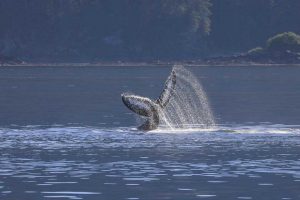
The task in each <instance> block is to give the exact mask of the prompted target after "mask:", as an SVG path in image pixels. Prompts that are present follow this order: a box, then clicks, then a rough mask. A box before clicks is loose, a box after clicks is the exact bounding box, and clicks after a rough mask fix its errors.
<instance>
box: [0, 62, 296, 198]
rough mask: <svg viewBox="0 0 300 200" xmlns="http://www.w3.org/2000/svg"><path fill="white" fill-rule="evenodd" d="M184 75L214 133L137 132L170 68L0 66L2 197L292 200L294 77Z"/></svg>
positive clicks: (265, 72) (212, 70)
mask: <svg viewBox="0 0 300 200" xmlns="http://www.w3.org/2000/svg"><path fill="white" fill-rule="evenodd" d="M188 69H189V70H190V71H192V72H193V73H194V75H195V76H196V77H197V78H198V79H199V80H200V81H201V82H202V87H203V89H204V90H205V91H206V94H207V98H208V99H209V102H210V106H211V108H212V111H213V113H214V116H215V121H216V123H217V125H216V126H215V127H211V128H206V129H203V128H201V127H197V125H195V127H194V128H190V129H174V130H169V129H158V130H155V131H151V132H140V131H137V130H136V127H137V126H138V123H139V120H138V119H137V118H136V116H135V115H134V114H133V113H131V112H130V111H129V110H128V109H127V108H126V107H125V106H124V105H123V104H122V102H121V98H120V94H121V93H122V92H124V91H129V92H133V93H136V94H139V95H142V96H147V97H151V98H153V99H155V98H157V97H158V95H159V94H160V92H161V90H162V88H163V84H164V81H165V79H166V77H167V76H168V74H169V72H170V70H171V67H2V68H1V69H0V111H1V112H0V199H1V200H2V199H4V200H17V199H22V200H23V199H24V200H27V199H28V200H32V199H95V200H100V199H103V200H107V199H112V200H115V199H116V200H119V199H128V200H137V199H145V200H158V199H178V200H183V199H184V200H188V199H212V200H213V199H221V200H226V199H228V200H229V199H230V200H231V199H257V200H264V199H266V200H269V199H270V200H275V199H282V200H289V199H295V200H296V199H300V122H299V121H300V109H299V108H300V78H299V77H300V68H297V67H275V66H273V67H272V66H269V67H258V66H257V67H253V66H252V67H190V68H188Z"/></svg>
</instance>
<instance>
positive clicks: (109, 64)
mask: <svg viewBox="0 0 300 200" xmlns="http://www.w3.org/2000/svg"><path fill="white" fill-rule="evenodd" d="M173 65H183V66H188V67H251V66H253V67H259V66H261V67H269V66H278V67H287V66H290V67H300V63H290V64H289V63H252V62H249V63H247V62H245V63H244V62H241V63H230V62H229V63H222V62H220V63H218V62H216V63H205V62H193V63H191V62H159V63H154V62H153V63H152V62H97V63H88V62H76V63H63V62H61V63H29V62H28V63H21V64H20V63H19V64H8V63H5V64H0V68H1V67H68V66H69V67H166V66H173Z"/></svg>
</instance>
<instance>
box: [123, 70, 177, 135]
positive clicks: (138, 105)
mask: <svg viewBox="0 0 300 200" xmlns="http://www.w3.org/2000/svg"><path fill="white" fill-rule="evenodd" d="M175 85H176V73H175V70H174V69H173V70H172V72H171V74H170V75H169V77H168V79H167V81H166V82H165V86H164V89H163V91H162V93H161V94H160V96H159V98H158V99H156V100H151V99H150V98H147V97H141V96H137V95H133V94H126V93H123V94H121V97H122V101H123V103H124V104H125V106H127V108H129V109H130V110H131V111H133V112H135V113H136V114H138V115H140V116H142V117H146V118H147V120H146V122H145V123H144V124H142V125H141V126H139V127H138V129H139V130H144V131H150V130H153V129H156V128H157V127H158V125H159V120H160V111H161V110H162V109H164V108H165V107H166V106H167V104H168V103H169V101H170V99H171V97H172V95H173V94H174V92H175Z"/></svg>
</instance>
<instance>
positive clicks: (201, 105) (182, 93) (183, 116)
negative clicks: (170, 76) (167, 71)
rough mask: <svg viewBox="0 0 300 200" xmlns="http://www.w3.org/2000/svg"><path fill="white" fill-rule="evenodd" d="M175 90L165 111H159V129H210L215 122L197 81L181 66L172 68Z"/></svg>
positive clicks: (203, 92)
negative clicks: (174, 74) (174, 77)
mask: <svg viewBox="0 0 300 200" xmlns="http://www.w3.org/2000/svg"><path fill="white" fill-rule="evenodd" d="M173 69H174V70H175V72H176V90H175V93H174V95H173V96H172V98H171V100H170V102H169V104H168V105H167V106H166V108H165V109H161V110H160V116H161V118H160V119H161V125H162V126H161V127H163V128H168V129H176V128H180V129H193V128H212V127H214V126H215V120H214V116H213V113H212V110H211V108H210V104H209V101H208V98H207V96H206V93H205V91H204V89H203V87H202V85H201V83H200V82H199V80H198V79H197V78H196V77H195V76H194V75H193V74H192V72H190V71H189V70H187V69H186V68H184V67H183V66H174V68H173Z"/></svg>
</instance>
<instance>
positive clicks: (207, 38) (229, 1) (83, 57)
mask: <svg viewBox="0 0 300 200" xmlns="http://www.w3.org/2000/svg"><path fill="white" fill-rule="evenodd" d="M299 10H300V1H299V0H289V1H284V0H140V1H136V0H47V1H40V0H19V1H11V0H1V1H0V59H1V58H11V59H12V60H14V59H15V58H17V60H19V59H20V60H24V61H26V62H98V61H124V62H126V61H154V60H161V61H168V60H189V59H191V60H198V59H203V58H207V57H218V56H227V55H233V54H238V53H242V52H247V51H248V50H249V49H252V48H254V47H256V46H261V45H262V44H264V43H265V41H267V40H268V38H270V37H273V36H274V35H276V34H279V33H282V32H294V33H296V34H299V33H300V26H299V24H300V12H299ZM296 53H297V52H296ZM2 62H4V61H2Z"/></svg>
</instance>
